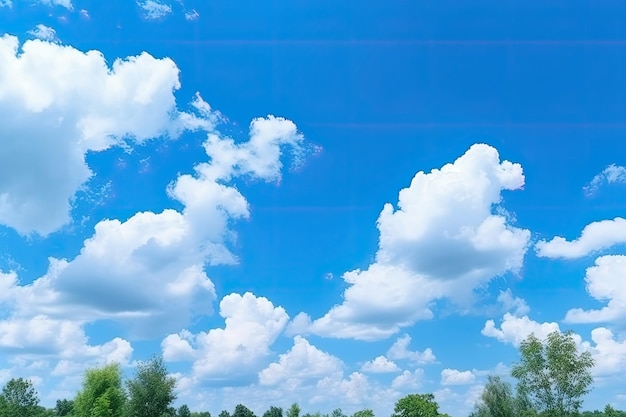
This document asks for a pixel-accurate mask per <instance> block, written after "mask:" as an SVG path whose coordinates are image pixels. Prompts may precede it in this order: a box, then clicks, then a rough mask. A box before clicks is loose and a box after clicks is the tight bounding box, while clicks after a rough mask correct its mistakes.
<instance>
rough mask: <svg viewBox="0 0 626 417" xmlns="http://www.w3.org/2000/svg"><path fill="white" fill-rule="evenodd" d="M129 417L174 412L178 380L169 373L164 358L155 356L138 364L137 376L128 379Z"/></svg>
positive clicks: (152, 416)
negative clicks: (172, 406) (175, 389)
mask: <svg viewBox="0 0 626 417" xmlns="http://www.w3.org/2000/svg"><path fill="white" fill-rule="evenodd" d="M126 386H127V388H128V394H129V400H128V417H161V416H164V415H165V416H168V415H172V414H175V413H172V411H173V410H172V409H171V408H170V405H171V404H172V402H173V401H174V400H175V399H176V395H175V394H174V388H175V386H176V380H175V379H174V378H172V377H170V376H169V375H168V374H167V369H166V368H165V365H164V364H163V358H161V357H160V356H155V357H153V358H152V359H150V360H149V361H147V362H143V363H141V364H139V365H138V367H137V373H136V374H135V377H134V378H133V379H131V380H129V381H127V383H126Z"/></svg>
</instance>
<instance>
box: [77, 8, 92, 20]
mask: <svg viewBox="0 0 626 417" xmlns="http://www.w3.org/2000/svg"><path fill="white" fill-rule="evenodd" d="M79 13H80V16H81V17H82V18H83V19H87V20H89V19H91V16H90V15H89V11H88V10H87V9H81V10H80V12H79Z"/></svg>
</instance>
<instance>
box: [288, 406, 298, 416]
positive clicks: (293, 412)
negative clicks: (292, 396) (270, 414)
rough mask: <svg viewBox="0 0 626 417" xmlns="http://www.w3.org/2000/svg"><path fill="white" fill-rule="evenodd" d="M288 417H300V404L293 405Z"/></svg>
mask: <svg viewBox="0 0 626 417" xmlns="http://www.w3.org/2000/svg"><path fill="white" fill-rule="evenodd" d="M287 417H300V406H299V405H298V403H293V404H291V407H289V410H287Z"/></svg>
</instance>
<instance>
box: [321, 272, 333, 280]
mask: <svg viewBox="0 0 626 417" xmlns="http://www.w3.org/2000/svg"><path fill="white" fill-rule="evenodd" d="M333 278H335V276H334V275H333V273H332V272H327V273H326V274H324V279H325V280H328V281H332V279H333Z"/></svg>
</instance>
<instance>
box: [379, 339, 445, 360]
mask: <svg viewBox="0 0 626 417" xmlns="http://www.w3.org/2000/svg"><path fill="white" fill-rule="evenodd" d="M409 344H411V336H409V335H408V334H405V335H404V336H402V337H399V338H398V339H396V341H395V342H394V344H393V345H391V347H390V348H389V350H388V351H387V357H388V358H390V359H394V360H403V359H407V360H409V361H411V362H413V363H416V364H427V363H433V362H435V361H436V360H437V358H436V357H435V355H434V354H433V351H432V349H430V348H427V349H426V350H424V351H423V352H419V351H411V350H409Z"/></svg>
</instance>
